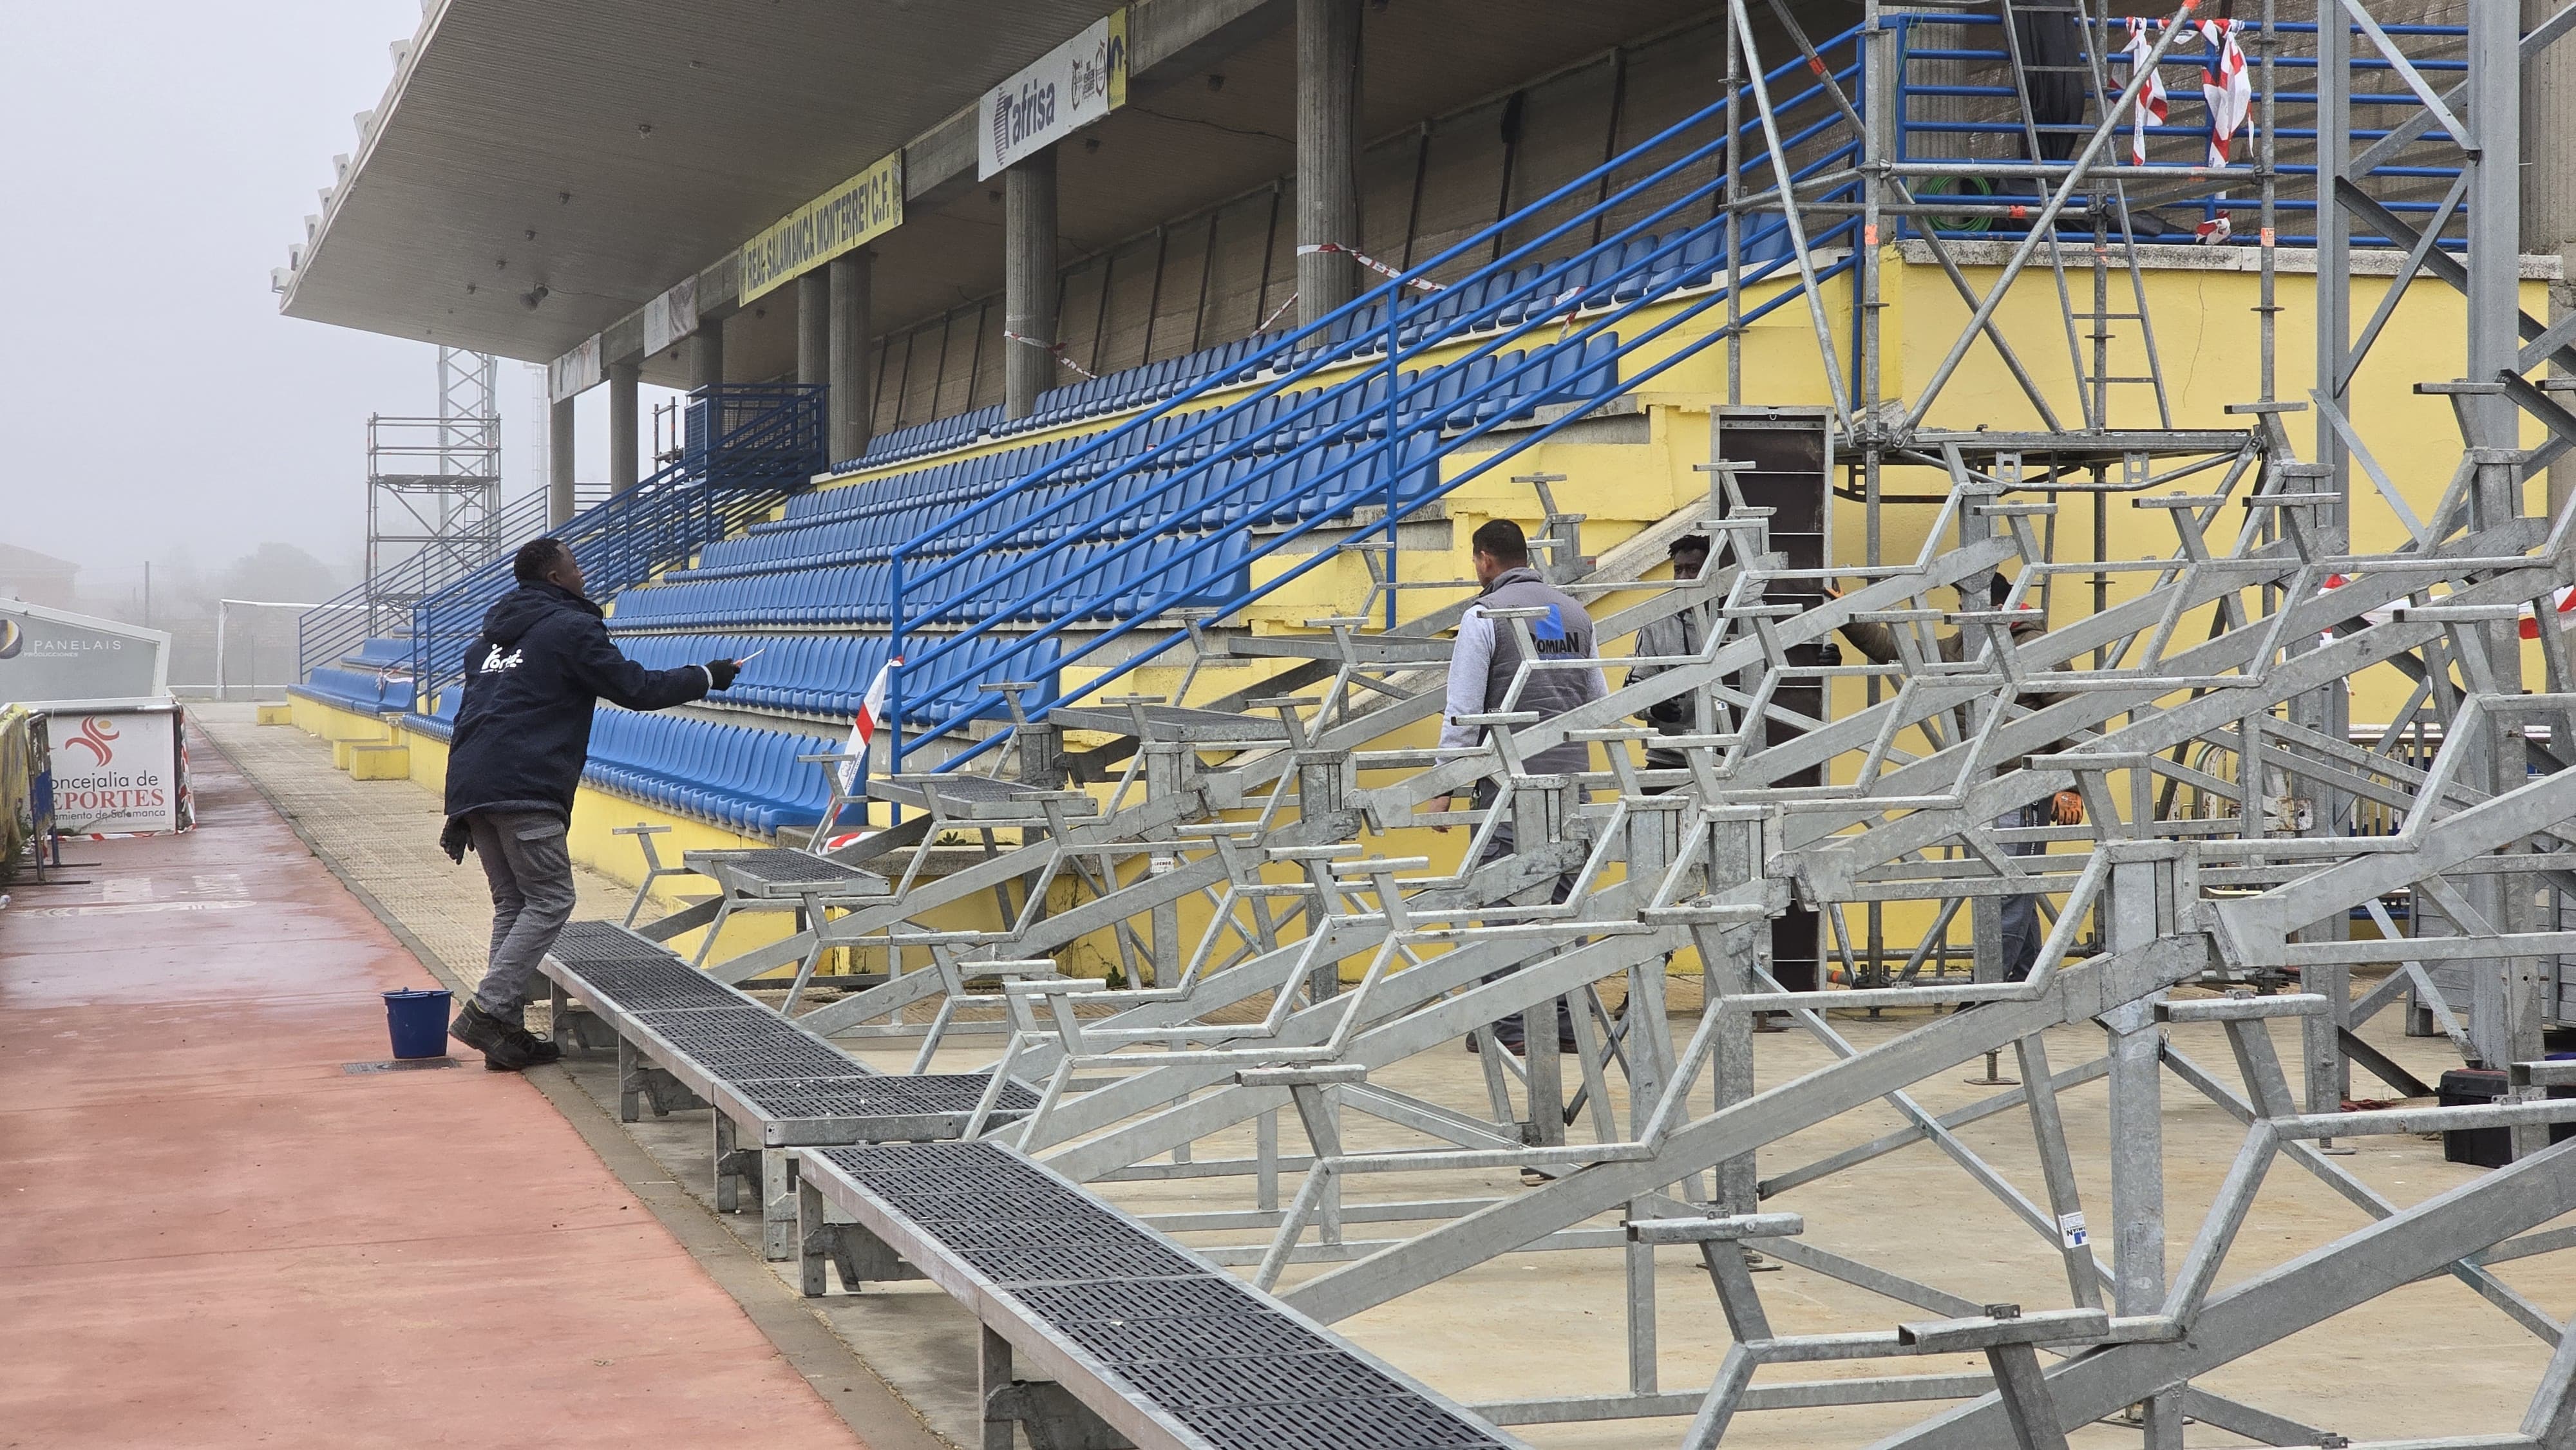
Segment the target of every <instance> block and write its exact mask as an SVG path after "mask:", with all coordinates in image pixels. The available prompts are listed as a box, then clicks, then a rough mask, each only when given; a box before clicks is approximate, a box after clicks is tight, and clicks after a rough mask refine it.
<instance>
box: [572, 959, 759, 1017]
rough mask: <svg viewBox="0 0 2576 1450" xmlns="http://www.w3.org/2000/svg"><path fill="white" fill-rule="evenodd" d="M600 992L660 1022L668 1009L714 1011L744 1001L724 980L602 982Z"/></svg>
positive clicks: (621, 1006)
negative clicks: (722, 981)
mask: <svg viewBox="0 0 2576 1450" xmlns="http://www.w3.org/2000/svg"><path fill="white" fill-rule="evenodd" d="M684 970H685V969H684ZM600 992H601V993H602V995H604V996H606V997H607V998H609V1000H611V1001H613V1002H615V1003H616V1004H617V1005H618V1007H620V1008H621V1009H623V1010H624V1011H626V1012H629V1013H632V1014H633V1015H634V1016H636V1017H637V1018H639V1019H642V1020H644V1021H647V1022H658V1021H659V1020H660V1018H661V1017H662V1016H663V1015H664V1014H666V1013H672V1012H714V1011H721V1010H723V1009H725V1008H728V1007H739V1006H741V1005H742V999H741V998H739V997H737V996H735V995H734V994H732V993H731V992H728V991H726V990H725V989H724V987H723V986H722V984H720V983H716V982H707V981H701V982H699V983H683V982H653V983H647V984H642V985H635V986H624V987H615V988H611V987H606V986H602V987H601V988H600Z"/></svg>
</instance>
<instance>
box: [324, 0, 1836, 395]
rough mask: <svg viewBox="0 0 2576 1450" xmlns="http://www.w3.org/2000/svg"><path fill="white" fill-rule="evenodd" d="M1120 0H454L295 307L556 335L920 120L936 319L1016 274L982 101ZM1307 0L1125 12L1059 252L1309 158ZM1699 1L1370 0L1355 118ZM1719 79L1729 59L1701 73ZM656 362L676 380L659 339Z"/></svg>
mask: <svg viewBox="0 0 2576 1450" xmlns="http://www.w3.org/2000/svg"><path fill="white" fill-rule="evenodd" d="M1114 8H1116V7H1115V6H1114V5H1112V4H1111V3H1109V0H977V3H975V4H972V5H965V4H948V3H930V0H726V3H719V4H690V3H683V0H565V3H560V4H552V5H546V6H525V5H516V4H509V3H505V0H445V3H444V4H442V5H440V6H439V8H437V9H436V10H435V11H434V12H433V13H432V14H431V16H430V17H429V19H428V20H427V21H426V22H425V23H424V27H423V32H422V35H421V37H420V40H419V43H418V45H417V47H416V49H415V52H414V54H413V55H412V56H411V58H410V60H409V64H408V68H407V70H406V71H405V73H403V74H402V75H401V76H399V77H398V79H397V83H396V87H395V89H394V91H393V92H392V94H391V95H390V97H389V99H388V101H387V103H386V105H385V107H384V108H383V110H382V111H381V112H380V114H379V116H378V117H377V121H376V124H375V126H374V127H373V130H372V132H371V134H370V136H369V139H368V142H367V145H366V147H365V149H364V150H363V151H362V152H361V154H360V155H359V157H358V159H357V162H356V164H355V165H354V166H353V167H352V168H351V170H350V172H349V175H348V176H347V178H346V179H345V180H344V181H343V183H342V185H341V186H340V187H339V188H338V191H337V194H336V195H335V196H334V197H333V200H332V204H331V206H330V208H329V210H328V212H327V214H326V215H325V217H324V220H323V225H322V229H321V232H320V234H319V237H318V239H317V240H316V241H315V243H314V244H313V246H312V248H311V250H310V255H308V256H307V257H305V259H304V262H303V265H302V267H301V269H300V271H298V272H297V273H296V274H295V275H294V277H293V279H292V281H291V283H290V286H289V290H288V292H287V296H286V300H285V304H284V310H285V312H286V313H287V315H289V316H292V317H299V318H309V319H312V320H315V321H321V322H328V323H333V324H336V325H340V326H348V327H359V328H365V329H368V330H371V331H379V332H386V333H392V334H394V335H397V336H406V337H417V338H424V339H430V340H435V341H438V342H443V343H449V344H452V345H455V346H461V347H468V348H473V349H476V350H480V351H487V352H493V353H497V354H499V355H502V356H506V357H514V358H522V359H527V360H530V361H543V360H547V359H551V358H554V357H557V356H560V355H562V354H563V353H565V352H567V351H569V350H571V349H572V348H574V347H576V346H578V345H579V344H580V343H581V342H582V341H583V340H585V339H586V338H588V337H590V336H591V335H592V334H594V333H597V332H600V331H602V330H604V329H606V328H608V327H609V326H610V325H612V324H614V323H616V322H618V321H619V320H620V319H622V318H626V317H628V316H630V315H632V314H633V313H634V311H635V309H637V308H639V307H641V306H642V305H643V304H644V303H645V302H646V301H647V300H649V299H650V298H652V297H654V296H656V295H658V294H659V293H661V292H662V291H664V290H665V289H667V288H669V287H671V286H672V285H673V284H675V283H677V282H679V281H680V280H681V279H683V278H685V277H688V276H691V275H693V274H695V273H696V272H698V271H699V270H700V269H702V268H706V267H708V266H710V265H713V264H716V263H718V262H720V261H723V260H724V259H726V258H727V257H728V256H729V255H730V254H731V251H732V249H733V248H735V247H737V246H739V245H740V244H741V243H742V242H743V241H745V240H746V239H748V238H749V237H750V236H751V235H752V234H753V233H755V232H757V231H758V230H760V229H761V228H762V227H765V226H767V225H769V224H770V223H771V222H773V221H776V220H777V219H778V218H779V217H780V216H782V215H784V214H786V213H787V212H789V211H791V210H793V209H794V208H796V207H798V206H801V205H803V204H804V203H806V202H807V201H810V200H812V199H813V198H814V197H815V196H817V195H818V194H820V193H821V192H823V191H824V190H825V189H827V188H829V187H831V186H833V185H835V184H837V183H839V182H841V181H843V180H846V179H847V178H849V177H851V176H853V175H855V174H856V173H858V172H859V171H861V170H862V169H864V168H865V167H867V166H868V165H870V164H872V163H873V162H875V161H876V160H877V159H879V158H880V157H883V156H884V155H886V154H887V153H889V152H891V151H894V150H896V149H897V148H901V147H906V146H907V145H908V144H911V145H912V146H913V150H912V152H911V155H912V157H913V160H912V166H911V170H912V172H913V174H912V175H910V176H908V177H907V191H908V192H909V193H910V197H909V200H908V203H907V208H906V212H907V215H906V220H905V222H904V224H903V225H902V226H901V227H898V228H897V229H896V230H895V231H893V232H891V233H888V234H887V235H885V236H883V237H881V238H879V239H877V240H876V241H875V242H872V243H871V244H870V245H871V247H872V248H873V249H874V250H875V251H876V253H877V255H878V258H879V265H878V267H877V268H876V272H875V277H876V281H875V285H874V309H875V320H876V323H877V325H879V326H880V327H885V326H900V325H904V324H908V323H910V322H912V321H914V320H917V319H920V318H923V317H929V316H935V315H937V314H938V313H939V312H940V311H941V310H943V309H946V308H950V307H954V306H956V305H958V304H959V303H960V302H963V301H966V300H969V299H971V298H974V297H978V296H982V295H985V294H988V293H991V292H994V291H996V290H998V289H999V287H1000V285H1001V260H1002V259H1001V245H1000V234H1001V217H1000V212H1001V208H1000V206H999V204H998V201H997V200H996V198H997V196H998V189H997V188H994V187H990V186H987V185H984V184H980V183H978V182H977V181H976V179H975V164H974V156H973V146H972V140H973V135H972V114H973V110H972V108H973V105H974V102H975V98H976V97H977V96H978V95H980V94H981V93H982V92H983V91H984V90H985V89H987V88H989V87H990V86H992V85H994V84H997V83H999V82H1000V81H1002V80H1004V79H1006V78H1008V77H1009V76H1010V75H1011V74H1013V73H1014V72H1015V71H1017V70H1018V69H1020V68H1021V67H1023V66H1025V65H1026V64H1028V63H1029V62H1031V61H1033V60H1035V59H1036V58H1038V57H1039V56H1041V55H1043V54H1044V53H1045V52H1046V51H1047V50H1049V49H1050V48H1052V47H1053V46H1055V45H1056V44H1057V43H1059V42H1060V41H1062V40H1064V39H1065V38H1067V37H1069V36H1071V35H1073V34H1074V33H1075V32H1077V31H1079V30H1081V29H1082V28H1083V27H1084V26H1086V25H1088V24H1090V23H1091V22H1092V21H1093V20H1095V19H1097V18H1098V17H1099V16H1101V15H1103V14H1106V13H1108V12H1109V11H1110V10H1112V9H1114ZM1802 8H1803V7H1802ZM1295 10H1296V6H1295V3H1294V0H1137V3H1135V4H1133V5H1131V6H1130V7H1129V16H1130V19H1129V25H1130V49H1131V52H1132V54H1133V64H1134V67H1135V70H1134V75H1133V79H1132V80H1131V83H1130V92H1129V103H1128V105H1127V107H1126V108H1125V109H1123V110H1121V111H1120V112H1118V113H1116V114H1114V115H1112V116H1111V117H1109V118H1108V119H1107V120H1105V121H1103V122H1101V123H1099V124H1097V125H1095V126H1093V127H1091V128H1089V129H1088V130H1087V131H1085V132H1084V133H1083V137H1082V142H1081V144H1074V145H1066V146H1063V147H1060V148H1059V149H1060V151H1061V152H1062V154H1063V162H1062V166H1063V172H1062V177H1063V179H1062V182H1061V187H1062V198H1063V200H1062V209H1061V213H1060V221H1059V225H1060V228H1061V231H1062V234H1063V238H1064V245H1065V247H1066V249H1067V260H1068V261H1072V260H1074V259H1076V258H1078V257H1080V256H1082V255H1084V254H1086V253H1088V252H1092V251H1096V250H1099V249H1102V248H1105V247H1107V246H1110V245H1112V244H1113V243H1115V242H1116V241H1118V240H1119V239H1121V238H1123V237H1127V236H1132V235H1135V234H1136V233H1139V232H1142V231H1145V230H1148V229H1150V228H1152V227H1154V226H1155V225H1157V224H1158V223H1161V222H1163V221H1166V220H1169V219H1171V218H1173V217H1176V216H1179V215H1183V214H1185V213H1188V212H1190V211H1192V210H1194V209H1197V208H1203V207H1205V206H1208V205H1210V204H1213V203H1215V202H1217V201H1219V200H1222V199H1223V198H1225V197H1228V196H1231V195H1236V194H1239V193H1241V192H1243V191H1245V190H1247V189H1249V188H1253V187H1257V186H1260V185H1263V184H1265V183H1266V182H1268V181H1270V180H1271V179H1273V178H1275V177H1278V176H1281V175H1283V174H1286V173H1288V172H1289V171H1291V170H1292V169H1293V166H1294V162H1295V157H1294V146H1293V142H1292V139H1291V138H1292V137H1293V135H1294V133H1295V110H1294V106H1295V44H1294V30H1295V27H1294V19H1295ZM1704 12H1705V6H1704V5H1701V4H1697V3H1692V0H1604V3H1600V4H1592V5H1582V6H1566V5H1562V4H1557V3H1554V0H1387V3H1383V4H1376V3H1373V4H1371V5H1370V6H1369V7H1368V8H1367V10H1366V12H1365V21H1364V39H1363V55H1364V57H1365V60H1364V63H1363V72H1362V82H1363V91H1362V112H1361V122H1360V134H1361V135H1362V136H1363V137H1364V138H1373V137H1378V136H1384V135H1388V134H1391V133H1393V132H1396V131H1399V130H1401V129H1402V128H1404V127H1407V126H1410V125H1412V124H1413V123H1414V122H1415V121H1417V120H1419V119H1422V118H1425V117H1429V116H1435V115H1439V114H1443V113H1445V112H1448V111H1451V110H1455V109H1457V108H1459V107H1462V106H1465V105H1468V104H1470V103H1473V102H1475V101H1477V100H1478V99H1480V98H1482V97H1486V96H1490V95H1494V94H1497V93H1499V92H1502V91H1506V90H1509V89H1511V88H1513V87H1515V86H1518V85H1522V84H1526V83H1528V82H1529V81H1531V80H1533V79H1536V78H1538V77H1541V76H1544V75H1546V74H1548V73H1549V72H1550V71H1552V70H1554V69H1557V68H1559V67H1562V66H1564V65H1566V64H1569V63H1572V62H1574V61H1576V60H1578V59H1580V58H1583V57H1587V56H1591V55H1597V54H1598V53H1599V52H1601V51H1603V50H1605V49H1607V48H1608V47H1610V46H1612V45H1617V44H1620V43H1623V42H1630V41H1635V40H1637V39H1640V38H1643V37H1647V36H1651V35H1653V34H1655V33H1657V32H1659V31H1662V30H1665V29H1668V28H1670V27H1672V26H1673V25H1675V24H1678V23H1682V22H1685V21H1688V20H1691V19H1693V18H1695V17H1699V16H1701V15H1703V14H1704ZM1220 76H1221V77H1222V80H1221V81H1218V80H1213V79H1212V78H1213V77H1220ZM1721 83H1722V78H1720V77H1714V76H1713V77H1711V93H1712V94H1715V92H1716V90H1717V89H1718V87H1719V85H1720V84H1721ZM961 113H962V114H961ZM961 122H962V123H963V124H961ZM951 133H956V134H954V135H952V134H951ZM960 149H962V151H963V166H962V170H961V169H960V168H959V167H958V166H957V165H956V164H955V162H956V158H955V156H954V155H953V154H952V153H954V152H956V151H958V150H960ZM925 154H930V155H931V157H932V160H933V162H934V163H935V164H931V165H925V164H924V159H923V158H924V156H925ZM934 172H935V173H937V174H932V173H934ZM540 287H542V288H543V289H544V291H543V293H542V295H539V294H538V292H537V289H538V288H540ZM704 300H705V299H704V298H702V302H703V301H704ZM766 310H767V311H768V313H769V314H770V315H769V316H768V317H767V318H766V320H765V321H760V320H755V319H744V323H745V324H750V326H748V327H745V326H744V325H743V324H737V327H736V328H735V330H734V344H733V345H734V346H735V347H739V348H741V349H742V357H741V361H740V363H739V364H738V365H737V367H738V369H739V371H738V372H737V375H752V376H757V375H760V374H761V372H762V371H764V370H765V369H767V368H769V367H770V366H771V365H772V364H776V363H778V362H780V359H779V358H777V357H773V356H772V354H778V353H780V352H781V351H782V350H784V352H785V355H786V357H787V358H788V359H792V348H793V323H792V320H791V319H790V318H789V317H788V315H787V313H788V312H789V311H790V309H785V308H775V309H766ZM746 331H748V332H749V333H750V334H751V335H750V336H744V335H743V334H744V332H746ZM645 376H646V378H647V379H648V380H651V381H655V382H666V383H674V384H684V383H685V378H684V376H683V374H682V372H681V370H680V369H679V368H678V367H677V365H676V362H675V360H674V359H672V358H671V357H669V356H667V355H666V356H665V357H663V358H661V359H655V360H648V362H647V365H646V369H645Z"/></svg>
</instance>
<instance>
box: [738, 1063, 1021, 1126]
mask: <svg viewBox="0 0 2576 1450" xmlns="http://www.w3.org/2000/svg"><path fill="white" fill-rule="evenodd" d="M988 1081H989V1079H987V1078H983V1077H979V1076H974V1075H971V1074H966V1073H954V1074H948V1075H944V1076H941V1077H936V1078H920V1077H894V1076H871V1077H868V1078H865V1079H860V1078H857V1077H856V1076H853V1077H852V1078H851V1079H848V1080H841V1081H833V1082H816V1081H814V1080H812V1079H795V1080H777V1081H772V1080H758V1079H755V1080H751V1081H744V1082H737V1083H735V1084H734V1087H735V1088H736V1089H737V1090H739V1091H740V1092H741V1093H742V1095H743V1098H744V1100H745V1101H747V1102H749V1103H750V1104H751V1105H752V1106H753V1107H756V1108H758V1109H760V1110H761V1111H762V1112H763V1113H765V1114H767V1115H769V1116H771V1117H773V1118H799V1117H803V1118H828V1117H850V1116H858V1115H875V1116H892V1115H895V1114H914V1113H970V1112H973V1111H974V1110H975V1105H976V1104H977V1103H978V1102H981V1101H982V1100H983V1096H984V1085H985V1083H986V1082H988ZM1037 1101H1038V1100H1037V1094H1035V1093H1033V1092H1031V1091H1029V1090H1028V1089H1027V1088H1025V1087H1022V1086H1020V1085H1019V1084H1017V1083H1013V1084H1010V1085H1008V1086H1006V1087H1004V1088H1003V1090H1002V1097H1001V1104H1000V1105H1001V1106H1002V1107H1004V1108H1013V1109H1020V1110H1026V1109H1029V1108H1034V1107H1036V1106H1037Z"/></svg>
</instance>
